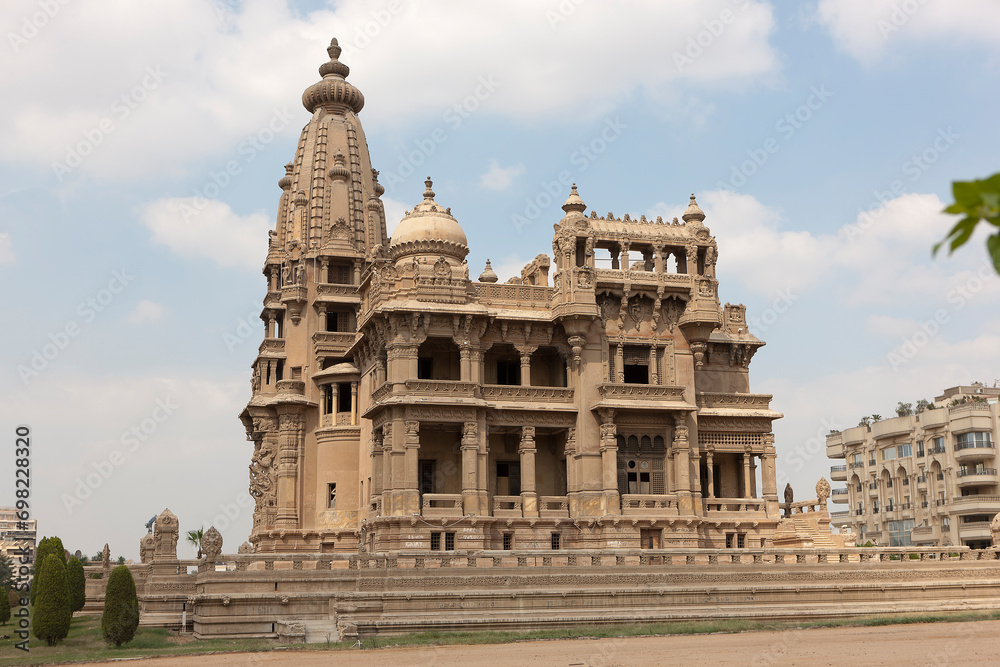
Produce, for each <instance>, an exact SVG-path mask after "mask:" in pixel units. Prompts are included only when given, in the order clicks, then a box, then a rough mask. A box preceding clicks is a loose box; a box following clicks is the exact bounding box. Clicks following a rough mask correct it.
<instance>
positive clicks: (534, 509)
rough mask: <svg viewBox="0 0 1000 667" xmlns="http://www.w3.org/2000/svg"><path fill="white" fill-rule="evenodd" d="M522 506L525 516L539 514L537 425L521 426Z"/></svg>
mask: <svg viewBox="0 0 1000 667" xmlns="http://www.w3.org/2000/svg"><path fill="white" fill-rule="evenodd" d="M517 451H518V454H520V455H521V507H522V508H523V512H524V514H523V516H538V494H537V493H535V427H534V426H522V427H521V445H520V446H519V447H518V449H517Z"/></svg>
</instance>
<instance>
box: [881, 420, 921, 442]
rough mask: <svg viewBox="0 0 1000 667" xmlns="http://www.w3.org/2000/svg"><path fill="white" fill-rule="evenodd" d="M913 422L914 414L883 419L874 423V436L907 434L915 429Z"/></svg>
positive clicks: (885, 436) (888, 436) (889, 436)
mask: <svg viewBox="0 0 1000 667" xmlns="http://www.w3.org/2000/svg"><path fill="white" fill-rule="evenodd" d="M913 423H914V418H913V417H912V416H909V417H893V418H891V419H883V420H882V421H878V422H875V423H874V424H872V437H873V438H875V439H879V438H891V437H894V436H897V435H905V434H907V433H909V432H911V431H912V430H913Z"/></svg>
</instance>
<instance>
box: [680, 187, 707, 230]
mask: <svg viewBox="0 0 1000 667" xmlns="http://www.w3.org/2000/svg"><path fill="white" fill-rule="evenodd" d="M681 219H682V220H683V221H684V222H686V223H687V222H692V221H697V222H699V223H700V222H701V221H702V220H704V219H705V212H704V211H702V210H701V209H700V208H698V202H697V201H696V200H695V198H694V193H693V192H692V193H691V203H690V204H688V207H687V210H686V211H684V215H682V216H681Z"/></svg>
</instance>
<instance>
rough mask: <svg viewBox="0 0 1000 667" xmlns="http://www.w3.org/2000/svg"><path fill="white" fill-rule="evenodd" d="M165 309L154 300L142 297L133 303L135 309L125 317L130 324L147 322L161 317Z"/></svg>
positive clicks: (155, 320)
mask: <svg viewBox="0 0 1000 667" xmlns="http://www.w3.org/2000/svg"><path fill="white" fill-rule="evenodd" d="M164 313H166V309H165V308H164V307H163V306H162V305H161V304H159V303H156V302H155V301H150V300H149V299H142V300H141V301H139V303H137V304H135V309H134V310H133V311H132V312H131V313H129V314H128V316H127V317H126V318H125V319H126V320H127V321H128V322H129V323H130V324H149V323H151V322H159V321H160V320H162V319H163V315H164Z"/></svg>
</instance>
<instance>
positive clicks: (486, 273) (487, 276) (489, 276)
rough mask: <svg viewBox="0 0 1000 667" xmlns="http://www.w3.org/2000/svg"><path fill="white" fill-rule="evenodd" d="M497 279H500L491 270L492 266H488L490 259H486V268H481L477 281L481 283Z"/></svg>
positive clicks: (493, 281)
mask: <svg viewBox="0 0 1000 667" xmlns="http://www.w3.org/2000/svg"><path fill="white" fill-rule="evenodd" d="M498 280H500V279H499V278H498V277H497V274H496V272H495V271H494V270H493V267H492V266H490V260H486V268H485V269H483V272H482V273H481V274H479V282H481V283H495V282H497V281H498Z"/></svg>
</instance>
